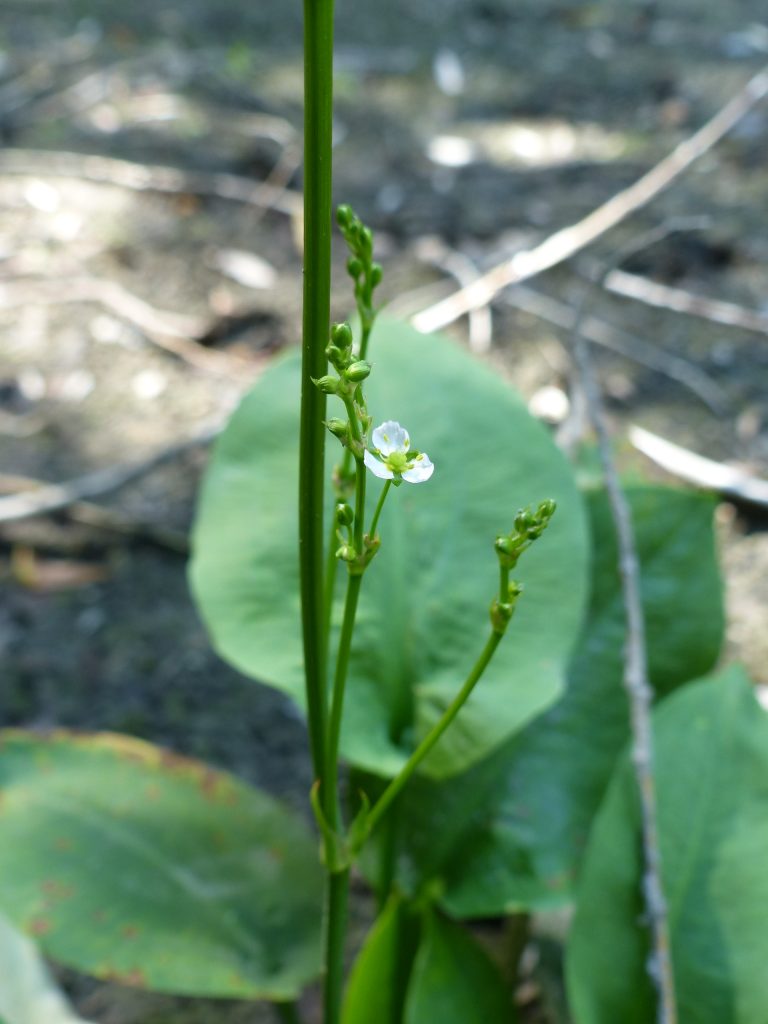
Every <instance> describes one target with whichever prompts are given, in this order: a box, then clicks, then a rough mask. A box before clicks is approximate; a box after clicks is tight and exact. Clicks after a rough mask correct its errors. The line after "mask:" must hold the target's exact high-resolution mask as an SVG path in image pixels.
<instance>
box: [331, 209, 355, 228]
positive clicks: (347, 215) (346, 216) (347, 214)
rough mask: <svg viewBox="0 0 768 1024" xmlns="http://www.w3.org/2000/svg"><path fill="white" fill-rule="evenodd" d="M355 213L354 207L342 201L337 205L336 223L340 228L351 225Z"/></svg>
mask: <svg viewBox="0 0 768 1024" xmlns="http://www.w3.org/2000/svg"><path fill="white" fill-rule="evenodd" d="M354 217H355V215H354V213H353V212H352V207H351V206H347V204H346V203H341V205H340V206H337V207H336V223H337V224H338V225H339V227H340V228H346V227H349V225H350V224H351V222H352V221H353V220H354Z"/></svg>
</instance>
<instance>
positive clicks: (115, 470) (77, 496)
mask: <svg viewBox="0 0 768 1024" xmlns="http://www.w3.org/2000/svg"><path fill="white" fill-rule="evenodd" d="M221 429H222V424H221V422H216V423H212V424H208V425H206V426H204V427H202V428H201V429H200V430H198V431H197V433H195V434H193V435H192V436H191V437H189V438H187V439H186V440H184V441H177V442H174V443H173V444H171V445H168V446H167V447H165V448H161V449H160V451H157V452H155V453H154V454H153V455H150V456H149V458H146V459H143V460H142V461H141V462H134V463H130V464H128V465H123V466H108V467H107V468H106V469H97V470H95V471H94V472H92V473H85V474H83V475H82V476H78V477H75V478H73V479H72V480H68V481H66V482H65V483H62V484H46V485H45V486H42V487H38V488H36V489H35V490H31V491H25V492H23V493H21V494H13V495H10V496H9V497H6V498H0V523H11V522H17V521H18V520H20V519H27V518H29V517H30V516H39V515H47V514H49V513H50V512H57V511H59V510H60V509H64V508H68V507H69V506H71V505H73V504H76V503H79V502H83V501H89V500H92V499H94V498H100V497H103V496H104V495H106V494H113V493H114V492H115V491H119V490H120V489H121V488H123V487H125V486H127V485H128V484H130V483H133V482H134V481H135V480H139V479H140V478H141V477H144V476H146V475H147V474H148V473H151V472H152V471H153V470H155V469H157V468H158V467H160V466H163V465H165V464H166V463H168V462H172V461H174V460H175V459H178V458H179V457H180V456H182V455H185V454H186V453H187V452H189V451H192V450H193V449H195V448H199V447H201V446H204V445H207V444H210V442H211V441H212V440H213V439H214V438H215V437H216V436H217V435H218V434H219V432H220V431H221Z"/></svg>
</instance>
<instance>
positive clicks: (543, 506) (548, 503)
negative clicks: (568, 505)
mask: <svg viewBox="0 0 768 1024" xmlns="http://www.w3.org/2000/svg"><path fill="white" fill-rule="evenodd" d="M556 508H557V502H556V501H554V500H553V499H552V498H545V499H544V501H542V502H541V503H540V504H539V510H538V511H539V519H546V520H549V519H551V518H552V516H553V515H554V514H555V509H556Z"/></svg>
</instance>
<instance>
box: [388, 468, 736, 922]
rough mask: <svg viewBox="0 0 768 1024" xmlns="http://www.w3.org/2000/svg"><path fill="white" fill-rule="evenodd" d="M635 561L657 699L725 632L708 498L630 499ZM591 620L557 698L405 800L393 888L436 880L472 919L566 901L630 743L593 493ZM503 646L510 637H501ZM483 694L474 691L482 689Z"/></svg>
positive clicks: (695, 671)
mask: <svg viewBox="0 0 768 1024" xmlns="http://www.w3.org/2000/svg"><path fill="white" fill-rule="evenodd" d="M628 497H629V500H630V504H631V508H632V515H633V521H634V526H635V531H636V541H637V549H638V555H639V558H640V563H641V576H642V593H643V606H644V609H645V613H646V617H647V638H648V648H649V652H650V673H651V678H652V681H653V684H654V686H655V687H656V689H657V691H658V692H660V693H666V692H667V691H668V690H670V689H672V688H674V687H675V686H678V685H680V684H681V683H683V682H685V681H687V680H689V679H691V678H695V677H696V676H698V675H700V674H701V673H703V672H705V671H707V670H708V669H709V668H710V667H711V666H712V664H713V663H714V661H715V660H716V658H717V655H718V652H719V649H720V644H721V641H722V635H723V611H722V595H721V583H720V579H719V574H718V568H717V561H716V555H715V544H714V534H713V529H712V513H713V503H712V501H711V500H710V499H709V498H708V497H706V496H702V495H700V494H697V493H694V492H690V491H679V490H672V489H669V488H662V487H655V486H654V487H631V488H629V490H628ZM589 509H590V519H591V524H592V537H593V547H594V561H593V566H594V573H593V584H592V598H591V603H590V611H589V615H588V618H587V622H586V624H585V627H584V630H583V633H582V637H581V640H580V642H579V645H578V647H577V650H576V654H575V656H574V658H573V660H572V662H571V666H570V671H569V683H568V688H567V691H566V693H565V695H564V696H563V697H562V698H561V700H560V701H559V702H558V703H557V704H555V705H554V706H553V707H551V708H550V709H549V710H548V711H546V712H545V713H544V714H543V715H541V716H540V717H539V718H538V719H536V721H534V722H533V723H531V725H529V726H528V727H527V728H526V729H525V730H524V731H523V732H522V733H521V734H519V735H518V736H517V737H515V738H513V739H512V740H511V741H510V742H508V743H507V744H505V745H504V746H503V747H502V748H501V749H499V750H498V751H496V752H495V753H494V754H492V755H491V756H490V757H489V758H487V759H486V760H485V761H484V762H483V763H482V764H480V765H477V766H476V767H474V768H473V769H471V770H470V771H469V772H467V773H465V774H464V775H463V776H461V777H460V778H455V779H452V780H451V782H450V784H448V785H441V784H437V783H431V782H429V781H427V780H416V782H415V783H413V784H411V786H410V789H409V791H408V792H407V793H406V795H405V797H404V798H403V800H402V801H401V805H402V810H401V814H402V815H403V816H404V818H405V821H406V823H407V824H406V825H405V826H404V827H403V829H402V830H401V835H402V836H403V837H404V844H405V852H404V856H403V859H402V863H401V866H400V867H401V880H402V881H403V882H404V883H405V884H406V886H407V887H408V888H409V889H410V888H411V887H412V886H416V885H418V883H419V881H421V880H423V879H424V878H430V877H439V878H440V879H441V880H442V884H443V886H444V897H443V905H444V906H445V907H446V908H447V909H448V910H449V912H450V913H451V914H453V915H455V916H460V917H464V916H467V917H472V916H483V915H491V914H497V913H501V912H503V911H505V910H513V909H518V908H528V907H537V906H539V907H540V906H545V905H547V904H551V903H559V902H563V901H564V900H566V899H568V898H569V897H570V895H571V893H572V887H573V884H574V880H575V877H576V874H577V871H578V867H579V863H580V860H581V857H582V855H583V849H584V846H585V843H586V840H587V837H588V835H589V830H590V827H591V823H592V820H593V817H594V815H595V813H596V811H597V808H598V806H599V803H600V800H601V799H602V796H603V794H604V792H605V788H606V786H607V784H608V781H609V779H610V776H611V773H612V771H613V767H614V765H615V762H616V759H617V757H618V756H619V754H620V752H621V750H622V749H623V747H624V745H625V743H626V741H627V738H628V734H629V726H628V705H627V698H626V694H625V692H624V689H623V686H622V668H623V645H624V636H625V630H624V612H623V605H622V598H621V591H620V584H619V576H618V560H617V552H616V545H615V540H614V534H613V528H612V525H611V521H610V514H609V511H608V507H607V500H606V498H605V495H604V493H603V492H597V493H593V494H591V495H590V497H589ZM510 639H511V638H510ZM481 687H482V683H481Z"/></svg>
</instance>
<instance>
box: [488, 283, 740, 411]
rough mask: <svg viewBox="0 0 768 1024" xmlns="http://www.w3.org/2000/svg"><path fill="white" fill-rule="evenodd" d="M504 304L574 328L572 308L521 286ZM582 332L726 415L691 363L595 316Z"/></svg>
mask: <svg viewBox="0 0 768 1024" xmlns="http://www.w3.org/2000/svg"><path fill="white" fill-rule="evenodd" d="M504 301H505V302H507V303H509V305H511V306H514V307H515V309H520V310H522V311H523V312H525V313H529V314H530V315H531V316H535V317H537V318H538V319H540V320H545V321H546V322H547V323H550V324H552V325H553V326H555V327H559V328H561V329H563V330H568V329H570V327H571V325H572V324H573V316H574V312H573V308H572V307H571V306H569V305H567V304H566V303H564V302H559V301H558V300H557V299H553V298H552V297H551V296H549V295H543V294H542V293H541V292H537V291H534V289H532V288H526V287H525V286H524V285H519V286H518V287H516V288H514V289H512V290H511V291H510V292H508V293H507V294H506V295H505V296H504ZM581 332H582V334H583V335H584V336H585V337H586V338H587V339H588V340H589V341H591V342H592V343H593V344H595V345H600V346H602V347H603V348H607V349H610V350H611V351H612V352H618V353H619V354H620V355H622V356H624V357H625V358H626V359H631V360H632V361H633V362H635V363H638V364H639V365H640V366H645V367H646V368H647V369H649V370H653V371H654V372H655V373H661V374H664V376H666V377H670V378H671V379H672V380H675V381H677V382H678V383H679V384H682V385H683V387H685V388H687V389H688V390H689V391H691V392H692V393H693V394H694V395H696V397H697V398H699V399H700V400H701V401H702V402H703V403H704V405H706V407H707V408H708V409H709V410H710V412H713V413H714V414H715V415H716V416H722V415H724V414H725V411H726V409H727V405H728V399H727V396H726V394H725V392H724V391H723V390H722V388H720V387H719V385H718V384H716V383H715V381H713V380H712V379H711V378H710V377H708V376H707V374H706V373H704V372H703V371H702V370H700V369H699V368H698V367H697V366H695V365H694V364H693V363H689V362H688V361H687V360H685V359H681V358H680V357H679V356H675V355H672V354H671V353H669V352H665V351H664V350H662V349H659V348H656V347H655V346H654V345H649V344H648V342H646V341H644V340H643V339H642V338H638V337H637V336H636V335H633V334H630V333H629V332H627V331H624V330H620V329H619V328H618V327H614V326H613V325H612V324H609V323H607V322H606V321H605V320H601V319H599V318H598V317H596V316H585V317H584V320H583V322H582V324H581Z"/></svg>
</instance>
